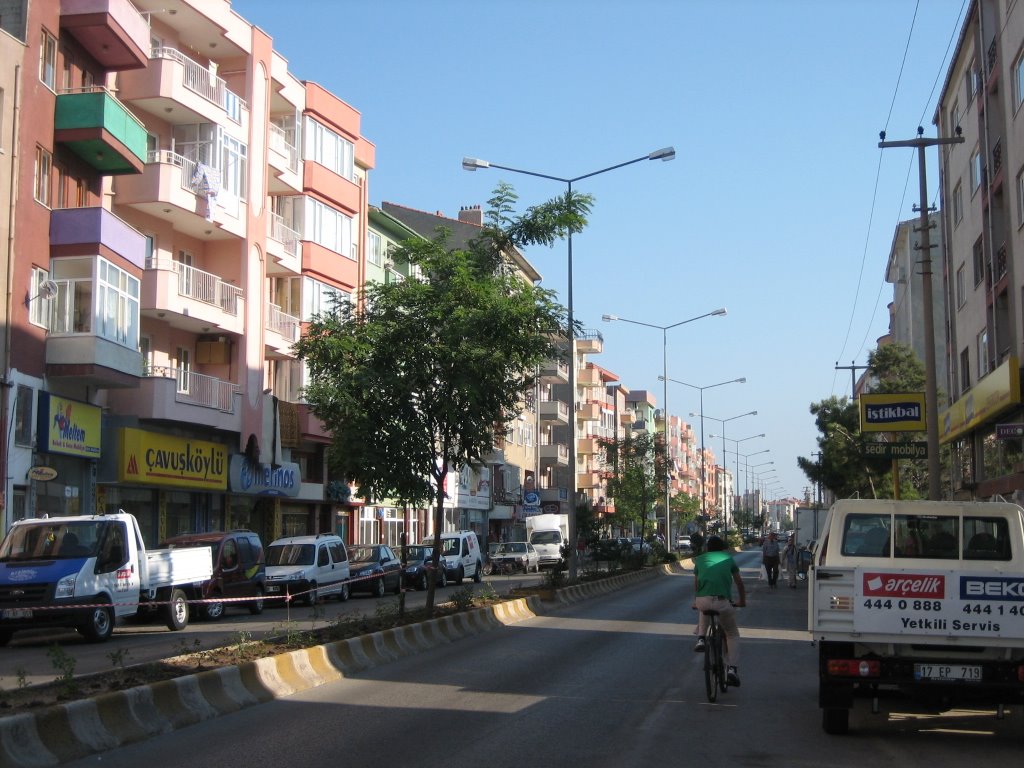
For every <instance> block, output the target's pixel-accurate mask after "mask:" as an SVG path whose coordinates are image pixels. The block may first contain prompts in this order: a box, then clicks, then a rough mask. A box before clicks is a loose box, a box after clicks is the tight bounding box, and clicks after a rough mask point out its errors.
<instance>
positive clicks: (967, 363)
mask: <svg viewBox="0 0 1024 768" xmlns="http://www.w3.org/2000/svg"><path fill="white" fill-rule="evenodd" d="M970 388H971V353H970V350H968V348H967V347H964V351H963V352H961V353H960V394H961V395H963V394H965V393H966V392H967V390H969V389H970Z"/></svg>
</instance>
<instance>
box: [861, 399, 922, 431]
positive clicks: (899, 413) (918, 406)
mask: <svg viewBox="0 0 1024 768" xmlns="http://www.w3.org/2000/svg"><path fill="white" fill-rule="evenodd" d="M857 399H858V401H859V402H860V431H861V432H924V431H925V429H927V425H926V424H925V419H924V392H890V393H887V394H878V393H874V392H865V393H864V394H862V395H861V396H860V397H859V398H857Z"/></svg>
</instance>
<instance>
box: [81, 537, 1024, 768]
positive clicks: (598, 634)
mask: <svg viewBox="0 0 1024 768" xmlns="http://www.w3.org/2000/svg"><path fill="white" fill-rule="evenodd" d="M755 558H756V556H755V555H754V554H753V553H749V554H743V555H740V557H739V560H740V563H741V565H743V566H745V567H744V571H745V574H746V575H747V576H748V586H749V598H750V607H749V608H747V609H746V610H744V611H741V614H740V623H741V627H742V637H743V645H742V657H743V661H742V663H741V665H740V674H741V676H742V687H740V688H738V689H729V691H728V692H727V693H725V694H724V695H723V696H721V697H720V698H719V701H718V703H717V704H714V705H712V704H708V703H707V701H706V699H705V695H704V682H703V672H702V657H701V656H700V655H698V654H695V653H693V652H692V650H691V649H692V641H693V635H692V633H693V627H694V620H695V615H694V612H693V611H691V610H690V607H689V606H690V602H691V598H692V584H693V580H692V578H691V577H690V575H689V574H680V575H673V576H665V577H659V578H657V579H653V580H650V581H645V582H643V583H640V584H636V585H634V586H631V587H628V588H625V589H623V590H621V591H619V592H615V593H612V594H608V595H605V596H602V597H597V598H592V599H590V600H587V601H583V602H580V603H577V604H574V605H572V606H569V607H567V608H565V609H564V610H562V611H559V612H558V613H556V614H554V615H549V616H543V617H537V618H535V619H531V620H529V621H525V622H521V623H519V624H516V625H514V626H510V627H506V628H504V629H499V630H496V631H493V632H488V633H484V634H482V635H479V636H476V637H473V638H469V639H466V640H462V641H459V642H456V643H452V644H449V645H444V646H440V647H437V648H434V649H432V650H430V651H427V652H424V653H422V654H419V655H417V656H411V657H406V658H403V659H400V660H399V661H396V662H394V663H392V664H388V665H385V666H382V667H379V668H376V669H372V670H368V671H366V672H363V673H361V674H359V675H357V676H355V677H353V678H350V679H346V680H344V681H342V682H339V683H335V684H330V685H325V686H321V687H319V688H316V689H312V690H309V691H306V692H304V693H301V694H296V695H294V696H291V697H289V698H286V699H281V700H278V701H275V702H272V703H269V704H265V705H262V706H258V707H253V708H250V709H247V710H244V711H241V712H238V713H236V714H233V715H229V716H226V717H222V718H219V719H217V720H213V721H209V722H206V723H203V724H200V725H197V726H193V727H190V728H186V729H183V730H180V731H177V732H175V733H172V734H168V735H166V736H161V737H157V738H155V739H152V740H150V741H148V742H145V743H141V744H137V745H133V746H130V747H125V748H122V749H118V750H115V751H112V752H108V753H105V754H103V755H102V756H96V757H92V758H88V759H83V760H81V761H78V762H76V763H72V764H69V765H74V766H85V765H96V764H102V765H104V766H105V767H106V768H119V767H121V766H124V767H125V768H129V767H131V768H135V767H136V766H138V765H139V764H143V763H144V764H146V765H147V767H148V768H163V766H167V767H168V768H170V767H171V766H178V765H181V763H182V761H183V760H184V759H186V758H184V756H185V755H187V756H188V757H187V761H188V763H189V765H190V766H193V768H205V767H206V766H211V767H212V766H221V765H224V764H232V765H264V766H272V765H308V766H321V765H323V766H327V765H361V764H381V763H384V764H387V765H451V764H455V763H463V762H472V763H473V764H477V765H485V766H487V767H488V768H504V767H505V766H509V768H512V767H513V766H514V767H515V768H521V767H522V766H524V765H526V766H529V765H538V766H550V765H558V764H562V763H568V764H572V765H581V766H587V768H605V767H606V766H607V767H608V768H612V767H613V766H614V768H632V767H633V766H637V767H638V768H639V766H644V768H649V766H652V765H677V764H680V763H685V764H690V765H708V766H725V765H734V766H769V765H771V766H786V768H791V767H793V766H796V767H798V768H799V767H801V766H814V767H815V768H819V767H820V766H823V765H827V766H832V767H834V768H863V765H865V764H879V763H885V764H891V765H899V766H901V768H917V767H918V766H920V767H921V768H925V767H927V768H946V766H950V767H952V766H961V765H964V764H968V763H970V762H976V761H977V759H978V757H979V756H981V755H983V756H984V759H985V762H986V764H994V765H1016V764H1018V763H1019V761H1020V754H1021V747H1022V746H1024V736H1022V728H1021V725H1022V715H1021V713H1020V711H1019V710H1018V711H1014V712H1013V713H1012V714H1011V715H1010V716H1009V717H1008V718H1007V719H1005V720H1003V721H1001V722H1000V721H996V720H994V719H992V718H991V717H990V716H987V715H989V714H991V713H980V714H978V713H964V714H958V715H953V716H939V717H919V716H909V715H900V714H898V713H896V714H883V715H877V716H876V715H870V714H868V713H867V712H864V711H858V712H857V713H856V714H855V715H854V717H853V718H852V720H851V725H852V728H853V732H852V733H851V735H849V736H846V737H836V736H827V735H826V734H824V733H823V731H822V730H821V727H820V715H819V711H818V708H817V697H816V687H817V683H816V680H817V676H816V653H815V649H814V647H813V646H812V645H811V643H810V641H809V638H808V634H807V632H806V627H805V622H806V620H805V615H806V608H805V603H806V591H805V590H804V588H803V587H802V586H801V587H800V588H798V589H796V590H790V589H787V588H786V587H785V586H781V587H780V588H779V589H777V590H774V591H769V590H768V589H767V585H766V584H764V583H763V582H759V581H757V575H756V574H757V570H756V565H757V561H756V559H755Z"/></svg>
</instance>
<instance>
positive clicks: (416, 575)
mask: <svg viewBox="0 0 1024 768" xmlns="http://www.w3.org/2000/svg"><path fill="white" fill-rule="evenodd" d="M433 565H434V548H433V547H428V546H425V545H422V544H415V545H413V546H410V547H408V548H407V549H406V553H405V571H404V573H403V574H402V578H403V580H404V582H405V586H406V587H409V588H411V589H426V588H427V586H428V582H427V577H428V571H429V570H430V568H432V567H433ZM440 565H441V567H440V568H439V569H438V571H437V579H436V580H435V584H434V586H435V587H447V586H448V570H447V569H446V568H445V567H444V566H445V559H444V558H443V557H442V558H440Z"/></svg>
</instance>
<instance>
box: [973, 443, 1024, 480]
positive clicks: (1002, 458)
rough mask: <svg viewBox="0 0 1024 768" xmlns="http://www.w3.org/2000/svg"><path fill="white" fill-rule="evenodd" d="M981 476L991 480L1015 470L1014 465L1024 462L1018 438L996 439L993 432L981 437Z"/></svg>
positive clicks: (1023, 454)
mask: <svg viewBox="0 0 1024 768" xmlns="http://www.w3.org/2000/svg"><path fill="white" fill-rule="evenodd" d="M981 461H982V468H981V472H980V474H981V478H979V479H984V480H991V479H993V478H997V477H1004V476H1006V475H1011V474H1013V473H1014V472H1015V469H1014V467H1016V466H1019V465H1020V464H1021V462H1024V451H1022V450H1021V441H1020V440H997V439H996V437H995V433H994V431H993V432H989V433H988V434H986V435H985V436H984V438H983V439H982V459H981Z"/></svg>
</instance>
